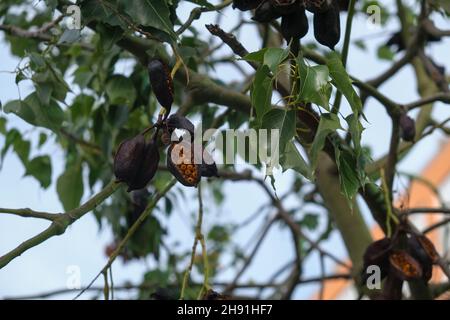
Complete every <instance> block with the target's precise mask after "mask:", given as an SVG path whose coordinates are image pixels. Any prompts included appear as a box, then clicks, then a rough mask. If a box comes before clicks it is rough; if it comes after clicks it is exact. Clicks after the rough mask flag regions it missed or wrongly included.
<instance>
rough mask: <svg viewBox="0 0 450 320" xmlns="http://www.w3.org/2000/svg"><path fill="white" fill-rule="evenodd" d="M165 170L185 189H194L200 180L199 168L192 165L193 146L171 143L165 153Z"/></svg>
mask: <svg viewBox="0 0 450 320" xmlns="http://www.w3.org/2000/svg"><path fill="white" fill-rule="evenodd" d="M167 168H168V169H169V171H170V172H171V173H172V174H173V176H174V177H175V178H176V179H177V180H178V181H179V182H181V184H183V185H185V186H187V187H196V186H197V184H198V183H199V181H200V178H201V167H200V165H198V164H195V163H194V152H193V144H191V143H188V142H186V141H181V142H177V143H172V144H171V145H170V147H169V149H168V151H167Z"/></svg>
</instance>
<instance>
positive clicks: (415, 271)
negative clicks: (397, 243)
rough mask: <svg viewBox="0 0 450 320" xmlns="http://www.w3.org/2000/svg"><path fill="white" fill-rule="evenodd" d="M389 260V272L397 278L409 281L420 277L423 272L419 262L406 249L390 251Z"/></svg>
mask: <svg viewBox="0 0 450 320" xmlns="http://www.w3.org/2000/svg"><path fill="white" fill-rule="evenodd" d="M389 262H390V264H391V272H392V273H393V274H395V276H397V277H398V278H399V279H402V280H405V281H409V280H414V279H420V278H421V277H422V274H423V272H422V267H421V265H420V263H419V262H418V261H417V260H416V259H414V258H413V257H412V256H411V255H410V254H409V253H407V252H406V251H395V252H393V253H391V255H390V256H389Z"/></svg>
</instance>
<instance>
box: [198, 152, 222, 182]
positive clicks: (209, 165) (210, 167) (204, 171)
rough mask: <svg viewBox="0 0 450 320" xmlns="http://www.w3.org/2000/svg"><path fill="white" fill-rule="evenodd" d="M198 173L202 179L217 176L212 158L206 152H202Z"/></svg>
mask: <svg viewBox="0 0 450 320" xmlns="http://www.w3.org/2000/svg"><path fill="white" fill-rule="evenodd" d="M200 172H201V176H202V177H218V176H219V173H218V171H217V166H216V163H215V162H214V159H213V157H212V156H211V155H210V154H209V152H208V151H206V150H203V162H202V165H201V166H200Z"/></svg>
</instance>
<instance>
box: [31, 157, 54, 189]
mask: <svg viewBox="0 0 450 320" xmlns="http://www.w3.org/2000/svg"><path fill="white" fill-rule="evenodd" d="M25 175H26V176H32V177H34V178H36V180H38V181H39V182H40V184H41V186H42V187H43V188H44V189H46V188H48V187H49V186H50V183H51V180H52V164H51V161H50V157H49V156H38V157H36V158H33V159H32V160H31V161H30V162H28V164H27V167H26V173H25Z"/></svg>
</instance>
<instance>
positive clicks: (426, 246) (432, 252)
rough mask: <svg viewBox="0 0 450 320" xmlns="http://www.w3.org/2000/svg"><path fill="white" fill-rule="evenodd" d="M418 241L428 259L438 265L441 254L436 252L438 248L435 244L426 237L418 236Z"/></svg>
mask: <svg viewBox="0 0 450 320" xmlns="http://www.w3.org/2000/svg"><path fill="white" fill-rule="evenodd" d="M417 240H418V241H419V243H420V244H421V246H422V249H423V250H424V251H425V253H426V254H427V256H428V258H429V259H430V260H431V262H432V263H438V260H439V254H438V253H437V251H436V248H435V247H434V244H433V242H431V241H430V239H428V238H427V237H426V236H423V235H421V236H418V237H417Z"/></svg>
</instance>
